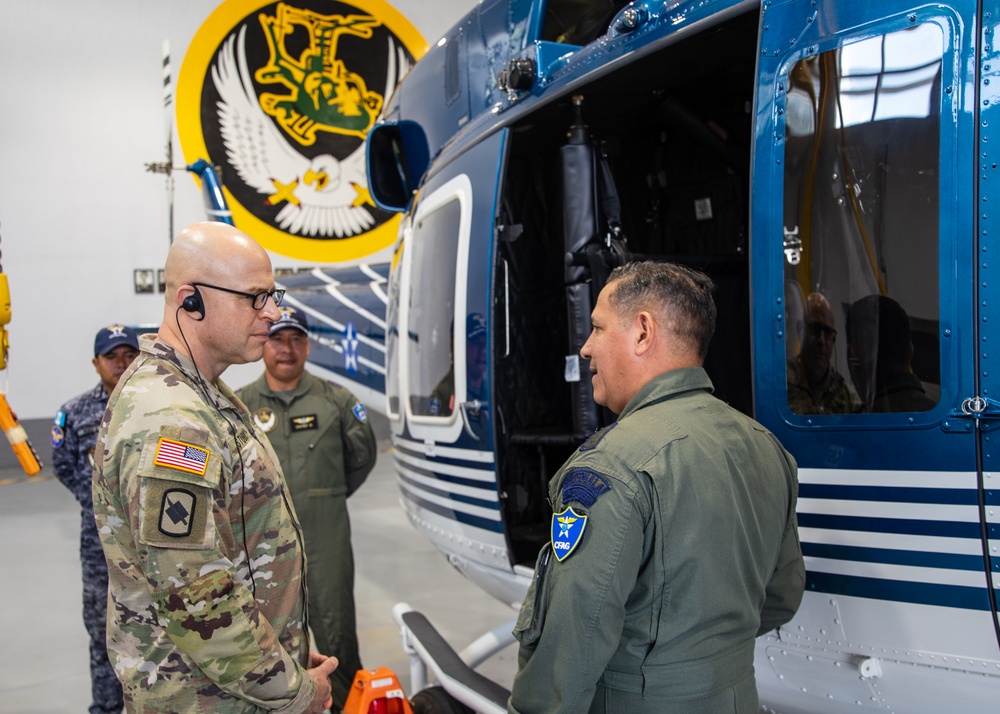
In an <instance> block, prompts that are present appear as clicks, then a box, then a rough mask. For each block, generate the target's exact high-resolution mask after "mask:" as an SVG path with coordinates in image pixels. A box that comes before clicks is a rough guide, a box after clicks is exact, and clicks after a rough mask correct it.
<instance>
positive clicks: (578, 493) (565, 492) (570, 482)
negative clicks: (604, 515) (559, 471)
mask: <svg viewBox="0 0 1000 714" xmlns="http://www.w3.org/2000/svg"><path fill="white" fill-rule="evenodd" d="M610 490H611V484H610V483H608V480H607V479H606V478H604V477H603V476H601V475H600V474H599V473H597V472H596V471H591V470H590V469H573V470H572V471H570V472H569V473H568V474H567V475H566V476H564V477H563V480H562V496H561V498H562V502H563V503H569V502H570V501H576V502H577V503H579V504H580V505H582V506H583V507H584V508H590V507H591V506H593V505H594V501H596V500H597V499H598V498H599V497H600V496H601V495H603V494H605V493H607V492H608V491H610Z"/></svg>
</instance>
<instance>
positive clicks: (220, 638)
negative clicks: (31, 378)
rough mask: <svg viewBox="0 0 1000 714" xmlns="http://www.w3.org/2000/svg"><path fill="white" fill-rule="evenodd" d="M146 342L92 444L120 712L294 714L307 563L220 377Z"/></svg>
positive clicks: (288, 510) (247, 422)
mask: <svg viewBox="0 0 1000 714" xmlns="http://www.w3.org/2000/svg"><path fill="white" fill-rule="evenodd" d="M151 337H152V336H151V335H143V336H142V337H141V338H140V339H139V350H140V352H139V356H138V357H136V359H135V361H134V362H132V364H131V366H130V367H129V368H128V369H127V370H126V371H125V373H124V374H123V375H122V377H121V379H120V380H119V381H118V386H117V387H116V388H115V390H114V392H113V393H112V394H111V399H110V401H109V402H108V408H107V410H106V411H105V412H104V418H103V421H102V423H101V428H100V430H99V432H98V436H97V444H96V446H95V447H94V474H93V499H94V518H95V521H96V523H97V531H98V533H99V534H100V537H101V545H102V547H103V548H104V554H105V557H106V559H107V563H108V575H109V595H108V617H107V627H108V655H109V657H110V659H111V662H112V664H113V665H114V668H115V671H116V673H117V675H118V678H119V679H120V680H121V682H122V686H123V689H124V695H125V707H126V709H127V711H129V712H147V713H149V714H153V713H157V714H159V713H161V712H163V713H166V712H220V713H222V714H237V713H239V714H249V713H250V712H263V711H278V712H287V713H288V714H295V713H297V712H303V711H305V710H306V708H307V707H308V706H309V704H310V702H311V700H312V697H313V694H314V693H315V691H316V688H315V686H314V685H313V680H312V678H311V677H310V676H309V675H308V674H307V673H306V668H307V666H308V663H309V638H308V634H307V632H306V623H305V618H306V594H305V586H304V583H303V571H304V569H305V555H304V553H303V544H302V539H301V536H300V534H299V526H298V524H297V523H296V522H295V511H294V510H293V506H292V503H291V500H290V498H288V497H287V496H286V493H285V490H286V489H285V483H284V480H283V479H282V476H281V469H280V467H279V466H278V462H277V457H276V456H275V455H274V452H273V451H272V450H271V447H270V445H269V444H268V442H267V439H266V438H264V435H263V434H262V433H261V432H260V431H259V430H258V429H257V428H256V427H255V426H254V423H253V420H252V419H251V417H250V414H249V413H248V412H247V410H246V408H245V407H244V406H243V404H242V403H241V402H240V400H239V399H237V398H236V396H235V395H234V394H233V392H232V391H231V390H230V389H229V387H228V386H226V384H225V383H224V382H223V381H222V380H221V379H220V380H216V381H215V382H213V383H211V384H206V383H205V382H204V381H203V380H202V379H201V377H200V376H199V374H198V373H197V372H196V370H195V366H194V363H193V362H191V360H189V359H188V358H186V357H184V356H183V355H180V354H178V353H177V352H175V351H174V349H173V348H171V347H170V346H169V345H167V344H165V343H164V342H162V341H161V340H159V339H155V340H154V339H151Z"/></svg>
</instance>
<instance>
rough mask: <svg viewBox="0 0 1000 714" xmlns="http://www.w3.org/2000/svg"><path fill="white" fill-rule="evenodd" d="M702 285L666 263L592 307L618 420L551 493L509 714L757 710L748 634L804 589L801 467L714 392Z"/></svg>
mask: <svg viewBox="0 0 1000 714" xmlns="http://www.w3.org/2000/svg"><path fill="white" fill-rule="evenodd" d="M711 290H712V283H711V281H709V279H708V278H707V277H706V276H704V275H702V274H701V273H697V272H695V271H692V270H689V269H687V268H684V267H682V266H677V265H671V264H669V263H651V262H646V263H630V264H628V265H625V266H621V267H618V268H616V269H615V270H614V271H612V273H611V275H610V276H609V279H608V284H607V285H606V286H605V287H604V289H603V290H602V291H601V293H600V295H599V296H598V300H597V305H596V306H595V308H594V311H593V316H592V321H593V331H592V332H591V334H590V337H589V338H588V339H587V342H586V344H585V345H584V346H583V348H582V349H581V350H580V355H581V356H582V357H583V358H584V359H587V360H589V361H590V370H591V372H592V373H593V388H594V400H595V401H596V402H597V403H598V404H602V405H604V406H607V407H608V408H609V409H611V411H613V412H615V413H616V414H618V421H617V422H615V423H614V424H612V425H611V426H608V427H607V428H605V429H604V430H603V431H600V432H598V433H597V434H596V435H594V436H593V437H591V438H590V439H589V440H588V441H587V442H585V443H584V444H583V445H582V446H581V447H580V448H579V450H578V451H577V452H576V453H574V454H573V455H572V456H571V457H570V458H569V459H568V460H567V461H566V463H565V464H564V465H563V467H562V468H561V469H560V470H559V472H558V473H557V474H556V476H555V477H554V478H553V480H552V481H551V483H550V485H549V500H550V502H551V503H552V505H553V511H554V513H553V516H552V535H551V542H550V543H549V544H547V545H546V546H544V547H543V548H542V551H541V552H540V553H539V557H538V561H537V565H536V570H535V577H534V578H533V579H532V584H531V587H530V588H529V591H528V594H527V596H526V597H525V599H524V604H523V606H522V608H521V613H520V616H519V617H518V621H517V625H516V627H515V630H514V635H515V637H516V638H517V639H518V641H519V642H520V649H519V651H518V672H517V675H516V677H515V678H514V683H513V686H512V688H511V697H510V701H509V703H508V711H510V712H512V713H515V714H529V713H531V714H569V713H571V712H572V713H574V714H576V713H579V712H588V711H589V712H591V714H604V713H605V712H615V713H618V712H622V713H624V712H628V714H663V713H664V712H669V713H670V714H724V713H728V714H756V712H757V708H758V707H757V704H758V702H757V689H756V682H755V679H754V666H753V659H754V638H755V637H756V636H758V635H760V634H763V633H764V632H766V631H768V630H770V629H773V628H774V627H777V626H779V625H782V624H784V623H785V622H787V621H788V620H789V619H791V617H792V616H793V615H794V614H795V611H796V609H797V608H798V605H799V601H800V599H801V597H802V591H803V587H804V582H805V569H804V567H803V562H802V553H801V551H800V548H799V540H798V530H797V524H796V519H795V501H796V491H797V485H798V484H797V481H796V466H795V461H794V459H792V457H791V456H790V455H789V454H788V452H786V451H785V450H784V449H783V448H782V447H781V444H779V443H778V441H777V439H775V437H774V436H773V435H772V434H770V433H769V432H768V431H767V430H766V429H764V427H762V426H761V425H759V424H757V423H756V422H755V421H753V420H752V419H750V418H749V417H747V416H745V415H743V414H740V413H739V412H737V411H736V410H734V409H732V408H730V407H729V406H727V405H726V404H724V403H723V402H722V401H720V400H718V399H716V398H715V397H713V396H712V395H711V394H710V391H711V389H712V382H711V381H710V380H709V378H708V375H707V374H706V373H705V371H704V369H703V368H702V366H701V365H702V362H703V360H704V357H705V353H706V351H707V349H708V343H709V341H710V340H711V337H712V332H713V330H714V326H715V303H714V301H713V299H712V295H711Z"/></svg>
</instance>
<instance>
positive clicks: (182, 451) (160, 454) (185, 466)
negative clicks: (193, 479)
mask: <svg viewBox="0 0 1000 714" xmlns="http://www.w3.org/2000/svg"><path fill="white" fill-rule="evenodd" d="M153 463H154V464H156V465H157V466H166V467H167V468H168V469H180V470H181V471H187V472H188V473H192V474H198V475H199V476H204V475H205V471H206V470H207V468H208V451H207V450H206V449H202V448H199V447H197V446H193V445H192V444H185V443H184V442H183V441H176V440H174V439H165V438H163V437H162V436H161V437H160V443H159V444H157V445H156V456H155V457H153Z"/></svg>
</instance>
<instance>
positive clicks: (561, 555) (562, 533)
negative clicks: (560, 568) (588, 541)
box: [552, 508, 587, 562]
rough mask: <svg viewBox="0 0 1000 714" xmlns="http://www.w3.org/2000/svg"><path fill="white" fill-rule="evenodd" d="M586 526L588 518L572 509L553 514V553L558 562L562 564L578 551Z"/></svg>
mask: <svg viewBox="0 0 1000 714" xmlns="http://www.w3.org/2000/svg"><path fill="white" fill-rule="evenodd" d="M586 525H587V516H581V515H580V514H578V513H577V512H576V511H574V510H573V509H572V508H567V509H566V510H565V511H563V512H562V513H553V514H552V552H553V553H554V554H555V556H556V560H558V561H559V562H562V561H564V560H566V558H568V557H569V556H570V554H571V553H572V552H573V551H574V550H576V546H577V545H579V543H580V538H582V537H583V529H584V528H585V527H586Z"/></svg>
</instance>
